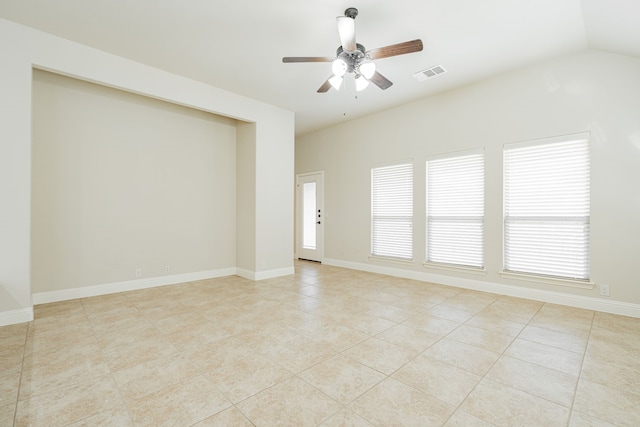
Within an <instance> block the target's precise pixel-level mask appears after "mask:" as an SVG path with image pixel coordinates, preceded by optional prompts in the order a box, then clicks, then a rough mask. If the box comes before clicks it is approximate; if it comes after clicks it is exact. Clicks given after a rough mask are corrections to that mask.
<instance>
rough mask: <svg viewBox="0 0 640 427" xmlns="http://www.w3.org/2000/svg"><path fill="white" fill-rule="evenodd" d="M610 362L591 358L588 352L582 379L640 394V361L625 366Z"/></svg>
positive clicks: (608, 359)
mask: <svg viewBox="0 0 640 427" xmlns="http://www.w3.org/2000/svg"><path fill="white" fill-rule="evenodd" d="M610 360H611V359H610V358H607V359H602V358H600V357H594V356H591V355H590V353H589V352H587V355H586V356H585V358H584V363H583V365H582V375H581V376H580V378H582V379H585V380H588V381H591V382H595V383H598V384H602V385H606V386H609V387H614V388H618V389H620V390H624V391H628V392H631V393H639V394H640V360H638V359H636V360H635V361H632V362H631V363H624V364H623V363H616V362H611V361H610Z"/></svg>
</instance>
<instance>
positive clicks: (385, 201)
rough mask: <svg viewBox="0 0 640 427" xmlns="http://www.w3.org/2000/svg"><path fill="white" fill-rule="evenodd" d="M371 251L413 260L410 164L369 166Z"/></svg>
mask: <svg viewBox="0 0 640 427" xmlns="http://www.w3.org/2000/svg"><path fill="white" fill-rule="evenodd" d="M371 254H372V255H374V256H382V257H392V258H400V259H406V260H411V259H413V164H412V163H402V164H395V165H390V166H382V167H376V168H373V169H371Z"/></svg>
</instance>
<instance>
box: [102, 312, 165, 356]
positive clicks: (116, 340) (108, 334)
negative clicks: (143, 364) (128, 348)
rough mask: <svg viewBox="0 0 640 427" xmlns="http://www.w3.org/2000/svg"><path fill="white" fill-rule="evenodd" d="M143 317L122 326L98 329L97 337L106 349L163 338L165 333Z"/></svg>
mask: <svg viewBox="0 0 640 427" xmlns="http://www.w3.org/2000/svg"><path fill="white" fill-rule="evenodd" d="M141 317H142V319H144V320H142V319H136V320H135V321H132V322H130V323H129V322H128V323H127V325H123V327H122V328H117V327H114V328H109V329H108V330H96V331H95V334H96V338H97V340H98V343H99V344H100V346H101V347H102V348H104V349H107V350H108V349H111V348H114V347H122V346H124V345H134V344H136V343H138V342H140V341H146V340H151V339H160V338H163V335H162V334H161V333H160V332H159V331H158V330H157V329H156V328H155V327H154V326H153V325H152V324H151V323H149V321H148V320H146V319H145V318H144V317H143V316H141Z"/></svg>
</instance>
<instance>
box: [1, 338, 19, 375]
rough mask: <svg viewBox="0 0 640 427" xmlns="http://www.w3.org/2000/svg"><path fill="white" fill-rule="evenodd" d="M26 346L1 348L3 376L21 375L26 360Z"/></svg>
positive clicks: (4, 346) (3, 346) (5, 346)
mask: <svg viewBox="0 0 640 427" xmlns="http://www.w3.org/2000/svg"><path fill="white" fill-rule="evenodd" d="M24 353H25V346H24V345H1V346H0V372H2V374H1V375H3V376H4V375H11V374H19V373H20V371H21V370H22V361H23V359H24Z"/></svg>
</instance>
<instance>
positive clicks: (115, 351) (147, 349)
mask: <svg viewBox="0 0 640 427" xmlns="http://www.w3.org/2000/svg"><path fill="white" fill-rule="evenodd" d="M176 352H177V349H176V348H175V347H174V346H173V344H172V343H171V342H170V341H169V340H168V339H166V338H163V337H159V338H154V339H149V340H141V341H138V342H135V343H131V344H124V345H120V346H110V347H108V348H106V349H103V350H102V355H103V356H104V359H105V361H106V362H107V365H109V368H111V370H113V371H120V370H122V369H127V368H131V367H133V366H136V365H139V364H140V363H144V362H149V361H151V360H155V359H161V358H165V357H169V356H171V355H173V354H175V353H176Z"/></svg>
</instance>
